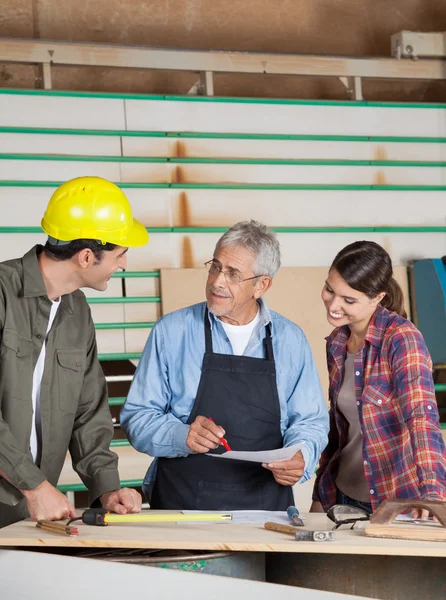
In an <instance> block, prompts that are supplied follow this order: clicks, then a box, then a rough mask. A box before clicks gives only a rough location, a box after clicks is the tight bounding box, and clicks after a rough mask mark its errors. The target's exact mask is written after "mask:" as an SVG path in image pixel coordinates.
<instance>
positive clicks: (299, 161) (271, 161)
mask: <svg viewBox="0 0 446 600" xmlns="http://www.w3.org/2000/svg"><path fill="white" fill-rule="evenodd" d="M0 160H23V161H43V162H47V161H56V162H97V163H155V164H160V163H163V164H199V165H271V166H328V167H434V168H437V167H446V161H423V160H356V159H343V158H339V159H328V158H314V159H313V158H311V159H310V158H277V159H275V158H207V157H190V158H182V157H180V158H178V157H163V156H98V155H80V154H1V153H0Z"/></svg>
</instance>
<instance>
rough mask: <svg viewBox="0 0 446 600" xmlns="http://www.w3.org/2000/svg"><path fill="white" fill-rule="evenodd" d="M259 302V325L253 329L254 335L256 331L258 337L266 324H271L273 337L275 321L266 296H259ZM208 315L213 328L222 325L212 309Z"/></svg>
mask: <svg viewBox="0 0 446 600" xmlns="http://www.w3.org/2000/svg"><path fill="white" fill-rule="evenodd" d="M257 304H258V305H259V313H260V314H259V320H258V322H257V325H256V327H255V329H254V331H253V337H254V333H255V336H256V337H257V336H258V334H259V332H260V331H261V330H262V329H263V328H264V327H265V326H266V325H268V324H269V325H270V329H271V337H272V336H273V322H272V320H271V312H270V310H269V308H268V305H267V304H266V300H265V299H264V298H259V299H258V300H257ZM208 317H209V322H210V324H211V330H212V329H213V327H214V326H216V327H222V328H223V326H222V325H221V323H220V320H219V319H217V318H216V317H215V315H213V314H212V313H211V311H208Z"/></svg>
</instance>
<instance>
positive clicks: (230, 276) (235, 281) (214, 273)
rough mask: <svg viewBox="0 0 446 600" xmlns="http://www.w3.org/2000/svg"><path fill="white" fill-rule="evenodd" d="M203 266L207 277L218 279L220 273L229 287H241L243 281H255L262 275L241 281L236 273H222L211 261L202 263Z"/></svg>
mask: <svg viewBox="0 0 446 600" xmlns="http://www.w3.org/2000/svg"><path fill="white" fill-rule="evenodd" d="M204 266H205V267H206V269H207V270H208V271H209V275H210V276H211V277H218V276H219V275H220V273H223V275H224V276H225V279H226V281H227V282H228V283H229V285H241V284H242V283H243V282H244V281H250V280H251V279H257V277H263V275H254V277H247V278H246V279H242V278H241V277H240V275H239V274H238V273H237V272H236V271H223V269H220V267H219V266H218V265H217V264H216V263H215V262H214V261H213V260H208V261H207V262H205V263H204Z"/></svg>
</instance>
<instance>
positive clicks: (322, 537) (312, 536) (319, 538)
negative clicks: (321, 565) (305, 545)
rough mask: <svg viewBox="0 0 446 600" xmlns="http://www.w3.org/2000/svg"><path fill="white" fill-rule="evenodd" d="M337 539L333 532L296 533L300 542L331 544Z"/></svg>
mask: <svg viewBox="0 0 446 600" xmlns="http://www.w3.org/2000/svg"><path fill="white" fill-rule="evenodd" d="M335 537H336V536H335V534H334V532H333V531H296V540H297V541H298V542H331V541H333V540H334V539H335Z"/></svg>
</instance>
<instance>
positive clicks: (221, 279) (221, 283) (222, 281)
mask: <svg viewBox="0 0 446 600" xmlns="http://www.w3.org/2000/svg"><path fill="white" fill-rule="evenodd" d="M214 285H215V286H217V287H226V277H225V275H224V273H223V271H220V273H219V274H218V275H217V277H215V279H214Z"/></svg>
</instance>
